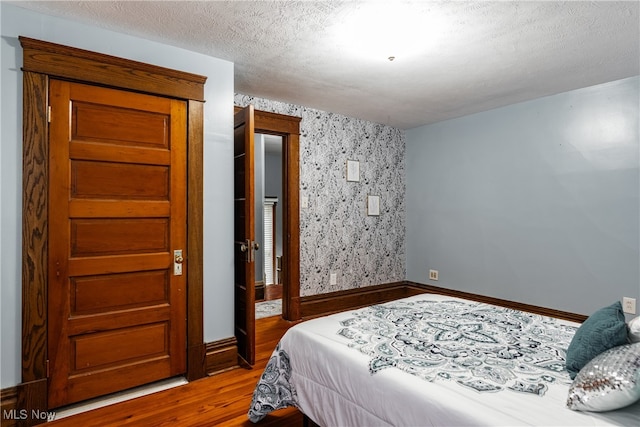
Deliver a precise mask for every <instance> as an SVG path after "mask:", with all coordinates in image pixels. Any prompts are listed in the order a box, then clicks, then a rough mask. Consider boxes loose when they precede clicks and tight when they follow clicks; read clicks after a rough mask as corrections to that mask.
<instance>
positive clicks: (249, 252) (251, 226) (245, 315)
mask: <svg viewBox="0 0 640 427" xmlns="http://www.w3.org/2000/svg"><path fill="white" fill-rule="evenodd" d="M233 139H234V143H233V144H234V149H233V154H234V218H235V227H234V266H235V273H234V294H235V323H234V331H235V336H236V339H237V340H238V355H239V356H240V357H242V358H243V359H244V360H245V361H246V362H247V363H248V364H249V365H253V364H254V363H255V338H256V337H255V257H254V251H255V250H257V249H258V245H257V244H256V242H255V212H254V209H255V204H254V185H255V184H254V165H253V161H254V114H253V105H249V106H248V107H246V108H244V109H242V110H240V111H238V112H237V113H236V114H235V118H234V138H233Z"/></svg>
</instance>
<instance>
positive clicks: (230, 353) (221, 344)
mask: <svg viewBox="0 0 640 427" xmlns="http://www.w3.org/2000/svg"><path fill="white" fill-rule="evenodd" d="M235 366H238V341H237V340H236V337H231V338H226V339H223V340H219V341H214V342H210V343H207V345H206V372H207V375H213V374H215V373H218V372H220V371H224V370H227V369H229V368H233V367H235Z"/></svg>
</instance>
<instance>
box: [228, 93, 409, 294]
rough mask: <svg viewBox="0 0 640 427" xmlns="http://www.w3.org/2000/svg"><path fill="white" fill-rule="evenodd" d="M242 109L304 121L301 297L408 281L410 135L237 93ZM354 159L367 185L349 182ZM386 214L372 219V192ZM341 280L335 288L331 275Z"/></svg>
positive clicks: (397, 130) (237, 101) (302, 128)
mask: <svg viewBox="0 0 640 427" xmlns="http://www.w3.org/2000/svg"><path fill="white" fill-rule="evenodd" d="M234 102H235V105H238V106H241V107H244V106H247V105H249V104H253V105H254V107H255V109H257V110H262V111H269V112H274V113H278V114H286V115H290V116H296V117H301V118H302V121H301V123H300V198H301V200H302V197H307V198H308V203H309V205H308V207H307V208H301V210H300V295H301V296H309V295H316V294H322V293H327V292H333V291H340V290H347V289H355V288H360V287H364V286H371V285H379V284H384V283H390V282H397V281H401V280H404V279H405V277H406V274H405V158H404V156H405V137H404V132H403V131H402V130H400V129H396V128H393V127H389V126H385V125H382V124H378V123H372V122H367V121H364V120H360V119H354V118H350V117H345V116H342V115H339V114H334V113H329V112H325V111H320V110H315V109H311V108H306V107H302V106H297V105H291V104H286V103H283V102H277V101H271V100H267V99H262V98H254V97H250V96H246V95H241V94H236V95H235V99H234ZM347 160H357V161H359V162H360V165H359V166H360V181H359V182H347V180H346V163H347ZM369 194H371V195H377V196H380V215H379V216H368V215H367V195H369ZM331 273H335V274H336V276H337V281H336V285H330V274H331Z"/></svg>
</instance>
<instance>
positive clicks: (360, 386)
mask: <svg viewBox="0 0 640 427" xmlns="http://www.w3.org/2000/svg"><path fill="white" fill-rule="evenodd" d="M425 300H429V301H464V300H457V299H455V298H451V297H444V296H440V295H432V294H425V295H417V296H414V297H410V298H406V299H403V300H398V301H399V302H403V303H405V302H409V303H414V302H418V301H425ZM466 302H467V303H468V302H469V301H466ZM382 306H384V304H382ZM484 306H486V305H484ZM487 307H493V306H487ZM357 312H360V311H353V310H352V311H348V312H344V313H339V314H335V315H332V316H327V317H323V318H318V319H314V320H310V321H307V322H303V323H301V324H299V325H296V326H295V327H293V328H291V329H290V330H289V331H287V333H286V334H285V335H284V336H283V338H282V340H281V341H280V343H279V345H278V348H277V349H276V351H274V355H273V358H272V361H273V362H274V363H270V366H268V367H267V369H265V373H264V374H263V378H262V379H261V381H260V382H259V383H258V385H257V386H256V391H255V393H254V401H253V402H252V407H251V409H250V411H249V417H250V419H251V421H253V422H257V421H259V420H260V419H261V418H263V417H264V416H265V415H266V414H267V413H268V412H270V411H271V410H274V409H278V408H279V407H285V406H296V407H298V408H299V409H300V410H301V411H302V412H303V413H304V414H306V415H307V416H308V417H309V418H311V419H312V420H313V421H314V422H316V423H317V424H319V425H321V426H325V427H333V426H336V427H337V426H343V427H365V426H366V427H373V426H480V425H483V426H519V425H535V426H599V425H619V426H638V425H640V403H638V404H635V405H632V406H630V407H628V408H624V409H622V410H617V411H612V412H608V413H583V412H575V411H571V410H569V409H567V408H566V406H565V404H566V400H567V393H568V388H569V384H570V380H568V375H567V379H566V381H565V380H564V379H563V376H564V375H565V372H556V373H555V374H557V375H555V376H557V377H558V378H559V380H556V379H555V378H551V377H554V375H551V376H549V383H548V384H545V385H544V388H545V390H544V393H542V395H540V394H536V393H531V392H530V391H529V392H518V390H517V388H518V387H514V386H513V385H514V384H522V383H521V382H518V381H519V380H518V379H517V378H514V376H513V375H511V374H509V369H505V370H504V372H506V373H505V374H504V378H500V377H498V378H494V377H492V378H490V381H487V382H483V381H482V380H479V381H478V382H479V383H480V384H481V386H479V387H478V389H474V388H473V387H469V386H467V385H468V384H463V385H461V383H464V382H465V381H466V380H465V381H457V380H456V379H455V378H464V376H463V375H462V374H463V373H464V372H454V374H453V375H452V377H451V378H449V375H448V374H447V375H445V376H444V377H441V376H437V375H436V377H435V378H430V377H429V376H428V375H424V374H420V373H417V372H415V373H413V374H412V373H409V372H407V367H406V366H405V367H404V369H397V368H395V367H390V368H383V369H380V370H376V369H375V364H374V365H373V367H372V365H371V362H372V360H373V359H375V357H373V355H372V354H365V353H367V352H368V351H369V350H370V347H371V342H370V341H367V340H364V339H362V337H357V336H356V337H354V336H350V335H349V333H346V334H345V332H344V329H345V325H349V324H350V319H354V313H357ZM511 312H513V313H516V315H517V313H520V312H515V311H511ZM527 316H530V315H528V314H527V315H524V316H523V317H527ZM356 317H357V316H356ZM403 320H406V319H403ZM525 320H526V319H525ZM551 320H552V321H553V322H554V323H558V324H559V325H563V326H565V325H568V326H573V327H576V326H578V325H577V324H573V323H571V322H564V321H560V320H555V319H551ZM398 323H399V322H398ZM446 323H447V322H444V321H443V324H445V326H440V325H439V324H435V323H434V322H430V323H429V324H434V326H433V327H434V328H436V329H435V330H436V332H437V333H439V334H452V333H453V334H454V335H455V331H454V332H449V331H447V330H446V328H447V326H446ZM507 323H508V322H507ZM547 323H549V322H547ZM509 327H510V326H509V325H507V328H509ZM471 329H473V328H471ZM561 329H562V327H561ZM567 329H568V330H573V328H564V332H566V330H567ZM340 331H342V334H341V333H339V332H340ZM468 331H469V327H466V329H465V330H464V331H463V332H462V333H467V332H468ZM487 331H488V332H486V331H483V330H479V331H475V330H472V331H471V333H479V334H481V335H480V336H479V337H478V339H479V340H483V339H484V338H483V336H482V334H485V336H487V337H488V338H487V339H491V337H492V335H491V331H490V329H487ZM347 332H349V331H347ZM534 332H535V331H534ZM537 332H539V331H537ZM552 332H553V331H552ZM564 332H563V331H562V330H560V332H559V334H560V335H561V334H562V333H564ZM345 335H347V336H345ZM382 335H383V336H384V335H385V332H384V331H383V333H382ZM386 335H388V333H387V334H386ZM441 338H442V337H441ZM445 338H448V337H445ZM452 338H455V337H453V336H452ZM458 338H459V337H458ZM472 338H473V337H472ZM558 340H562V338H561V337H560V338H558ZM521 344H522V343H520V345H521ZM354 347H355V348H354ZM358 348H360V349H358ZM446 348H454V349H455V347H446ZM407 351H411V349H409V350H407ZM438 351H440V350H438ZM563 351H564V350H563V349H561V351H560V353H561V356H562V357H563V354H562V353H563ZM392 356H393V355H392ZM436 356H437V355H436ZM463 356H464V359H465V360H473V358H471V359H470V358H468V357H467V356H469V355H468V354H466V353H465V354H463ZM476 356H477V355H474V357H476ZM452 357H454V356H452ZM455 357H458V356H457V355H455ZM461 357H462V356H461ZM505 357H507V358H508V357H509V355H508V354H507V355H506V356H505ZM476 358H477V357H476ZM402 360H406V359H402ZM417 360H420V359H417ZM424 360H426V361H427V362H430V359H424ZM443 360H444V359H438V358H437V357H436V359H435V361H434V363H436V362H437V363H440V366H443V367H444V368H443V372H445V371H446V372H451V369H454V371H455V367H454V368H452V367H451V366H446V365H443V364H442V363H444V362H443ZM539 362H540V361H539V360H538V361H536V363H537V364H539ZM277 363H279V366H276V365H277ZM408 363H409V364H410V363H411V362H408ZM447 363H450V362H447ZM556 365H557V363H556ZM505 366H506V365H505ZM511 366H516V369H522V370H524V372H525V377H526V374H528V373H530V372H533V371H531V370H530V369H529V370H527V369H528V368H527V367H526V366H524V365H523V367H522V368H521V367H520V366H519V364H516V365H513V364H512V365H511ZM445 368H446V369H445ZM478 368H479V369H481V367H478ZM549 369H552V368H549ZM472 370H473V369H471V368H470V371H472ZM511 370H512V371H513V368H511ZM374 371H375V373H372V372H374ZM426 372H430V371H429V370H427V371H426ZM498 372H501V371H500V370H498ZM536 374H537V373H536ZM532 375H533V374H532ZM543 376H544V375H543ZM544 377H545V378H546V376H544ZM425 378H426V379H425ZM467 382H468V381H467ZM491 384H504V387H495V386H494V387H493V388H491V387H492V386H491ZM509 384H511V385H509ZM483 387H484V388H483ZM498 388H499V390H498ZM514 390H515V391H514Z"/></svg>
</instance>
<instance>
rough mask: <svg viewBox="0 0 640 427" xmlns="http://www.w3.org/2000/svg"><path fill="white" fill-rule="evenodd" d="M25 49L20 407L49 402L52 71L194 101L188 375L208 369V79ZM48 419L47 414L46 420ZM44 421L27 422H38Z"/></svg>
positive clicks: (73, 52) (33, 43)
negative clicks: (204, 211)
mask: <svg viewBox="0 0 640 427" xmlns="http://www.w3.org/2000/svg"><path fill="white" fill-rule="evenodd" d="M19 39H20V43H21V45H22V48H23V64H24V65H23V123H22V127H23V171H22V172H23V173H22V177H23V183H22V185H23V200H22V206H23V215H22V248H23V249H22V383H21V384H19V385H18V386H17V388H16V389H17V392H16V395H17V402H18V408H19V409H24V410H27V411H28V412H29V413H31V411H32V410H37V411H46V410H47V409H48V407H47V308H46V307H47V297H46V296H47V283H48V278H47V262H48V253H47V242H48V229H47V211H48V199H47V197H48V191H47V185H48V184H47V183H48V171H49V165H48V138H49V135H48V123H47V106H48V85H49V79H50V77H57V78H64V79H69V80H73V81H77V82H81V83H88V84H98V85H108V86H112V87H115V88H120V89H130V90H134V91H138V92H143V93H149V94H154V95H162V96H170V97H174V98H180V99H185V100H187V101H188V129H187V132H188V135H187V141H188V142H187V143H188V144H189V146H188V147H187V150H188V158H187V174H188V183H187V185H188V199H187V218H188V230H187V236H188V237H187V239H188V241H187V247H188V253H187V256H188V258H189V260H190V262H189V263H188V267H187V268H188V270H187V271H188V273H187V274H188V286H187V287H188V289H187V295H188V296H187V353H188V354H187V361H188V363H187V379H189V380H193V379H196V378H201V377H203V376H204V375H205V347H204V340H203V278H202V259H203V256H202V247H203V241H202V240H203V235H202V206H203V201H202V186H203V181H202V180H203V170H202V148H203V138H204V132H203V101H204V99H203V98H204V83H205V81H206V77H204V76H198V75H195V74H189V73H184V72H181V71H175V70H169V69H166V68H162V67H156V66H153V65H147V64H142V63H139V62H135V61H130V60H127V59H121V58H116V57H113V56H109V55H103V54H99V53H94V52H89V51H85V50H81V49H76V48H71V47H66V46H61V45H57V44H54V43H48V42H43V41H39V40H34V39H30V38H26V37H19ZM45 421H46V420H45ZM39 422H42V421H41V420H24V421H20V422H19V424H20V425H34V424H37V423H39Z"/></svg>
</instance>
